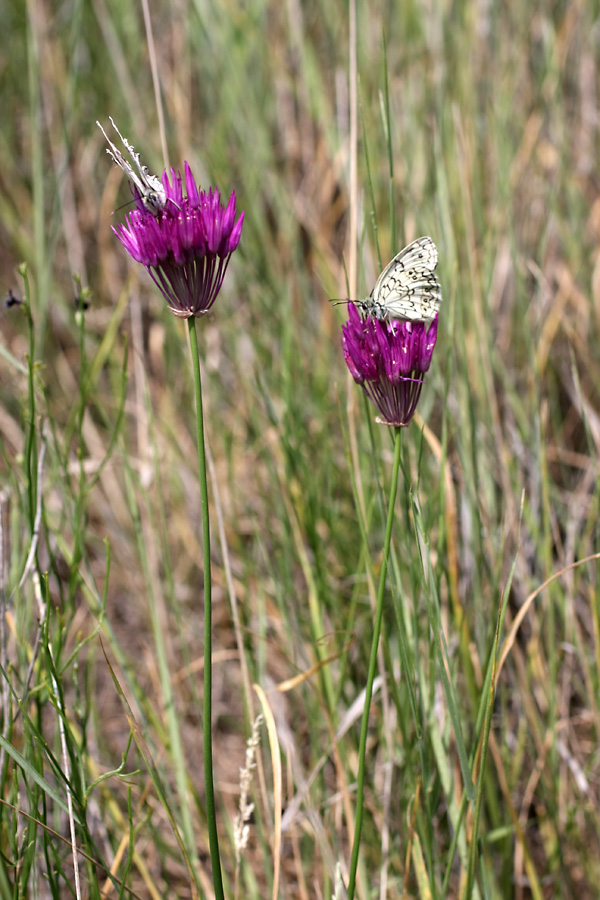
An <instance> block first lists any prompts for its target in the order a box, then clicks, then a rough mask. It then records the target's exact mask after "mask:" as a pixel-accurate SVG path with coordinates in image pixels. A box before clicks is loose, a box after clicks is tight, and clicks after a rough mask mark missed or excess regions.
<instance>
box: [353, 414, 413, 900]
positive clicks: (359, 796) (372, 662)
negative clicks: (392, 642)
mask: <svg viewBox="0 0 600 900" xmlns="http://www.w3.org/2000/svg"><path fill="white" fill-rule="evenodd" d="M400 448H401V438H400V428H396V429H395V444H394V465H393V469H392V484H391V487H390V499H389V503H388V516H387V524H386V528H385V543H384V546H383V559H382V560H381V573H380V575H379V588H378V590H377V605H376V608H375V625H374V628H373V641H372V643H371V658H370V659H369V674H368V676H367V686H366V689H365V705H364V709H363V715H362V724H361V729H360V744H359V748H358V784H357V790H356V824H355V830H354V844H353V845H352V858H351V860H350V876H349V879H348V900H353V898H354V887H355V884H356V870H357V868H358V851H359V848H360V833H361V831H362V820H363V803H364V786H365V756H366V750H367V730H368V725H369V710H370V708H371V698H372V696H373V681H374V680H375V669H376V667H377V648H378V647H379V636H380V634H381V620H382V618H383V597H384V594H385V581H386V576H387V567H388V559H389V556H390V544H391V542H392V525H393V524H394V507H395V505H396V491H397V489H398V470H399V468H400Z"/></svg>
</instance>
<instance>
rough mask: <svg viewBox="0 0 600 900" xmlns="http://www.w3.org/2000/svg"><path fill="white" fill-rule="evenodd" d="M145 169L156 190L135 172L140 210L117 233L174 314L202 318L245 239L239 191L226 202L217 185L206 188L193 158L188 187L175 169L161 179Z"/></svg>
mask: <svg viewBox="0 0 600 900" xmlns="http://www.w3.org/2000/svg"><path fill="white" fill-rule="evenodd" d="M111 146H114V145H111ZM126 146H127V147H128V149H129V145H126ZM111 155H113V158H114V154H112V153H111ZM137 162H138V163H139V157H137ZM119 165H120V163H119ZM122 168H123V167H122ZM129 169H130V170H131V167H130V166H129ZM125 171H126V172H127V171H128V170H127V169H125ZM142 171H143V175H144V177H145V179H146V181H148V179H149V178H150V179H153V183H152V187H153V191H152V192H150V191H149V190H148V188H147V185H146V182H141V181H140V178H139V177H138V176H137V175H136V177H134V178H132V177H131V176H130V185H131V190H132V193H133V196H134V198H135V201H136V208H135V209H133V210H132V211H131V212H130V213H128V215H127V219H126V223H125V224H124V225H119V226H117V228H113V231H114V232H115V234H116V235H117V237H118V238H119V240H120V241H121V243H122V244H123V246H124V247H125V249H126V250H127V252H128V253H129V255H130V256H131V257H133V259H135V260H136V262H139V263H141V264H142V265H143V266H145V267H146V269H147V270H148V272H149V273H150V277H151V278H152V279H153V281H154V283H155V284H156V285H157V287H158V288H159V290H160V291H161V292H162V294H163V296H164V298H165V299H166V301H167V303H168V304H169V307H170V309H171V312H173V313H174V314H175V315H176V316H179V317H180V318H183V319H187V318H189V317H190V316H201V315H203V314H204V313H206V312H208V310H209V309H210V308H211V306H212V305H213V303H214V302H215V300H216V298H217V294H218V293H219V290H220V289H221V285H222V284H223V278H224V277H225V272H226V271H227V266H228V264H229V260H230V258H231V254H232V253H233V251H234V250H235V249H236V247H237V245H238V244H239V242H240V237H241V234H242V225H243V223H244V213H243V212H242V213H241V214H240V215H239V217H238V218H237V221H236V208H235V191H234V192H232V194H231V197H230V198H229V201H228V202H227V203H226V204H225V205H223V203H222V202H221V195H220V193H219V191H218V190H217V189H216V188H210V189H209V191H208V193H206V192H205V191H201V190H200V189H199V188H198V187H197V185H196V182H195V180H194V176H193V175H192V172H191V170H190V167H189V165H188V164H187V162H186V163H185V186H184V184H183V182H182V178H181V175H180V174H179V172H175V170H174V169H171V172H170V176H169V174H168V173H167V172H166V171H165V172H164V173H163V176H162V178H161V179H158V178H156V176H149V175H148V172H147V170H146V169H144V168H143V167H142ZM128 174H129V173H128ZM133 174H134V175H135V172H134V173H133Z"/></svg>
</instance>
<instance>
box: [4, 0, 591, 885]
mask: <svg viewBox="0 0 600 900" xmlns="http://www.w3.org/2000/svg"><path fill="white" fill-rule="evenodd" d="M356 15H357V23H356V34H357V40H356V50H357V74H354V73H353V70H352V68H351V65H350V62H349V59H350V49H349V48H350V45H351V33H350V24H349V23H350V14H349V10H348V8H347V7H346V6H345V5H342V4H339V3H336V2H333V3H325V2H323V0H321V2H317V0H311V2H305V3H301V2H300V0H290V2H289V3H287V4H277V3H275V2H267V0H248V2H246V3H244V4H242V3H234V2H228V0H226V2H224V3H220V4H218V3H211V2H203V0H196V2H194V3H185V2H183V0H174V2H173V3H170V4H169V3H160V2H156V3H154V4H151V9H150V18H151V23H152V32H153V37H154V47H155V54H156V65H157V71H158V75H159V80H160V92H161V98H162V102H163V104H164V116H165V127H164V138H165V143H166V147H167V149H168V156H169V164H170V165H172V166H174V167H175V168H176V169H183V161H184V160H188V162H189V163H190V166H191V168H192V171H193V172H194V174H195V175H196V177H197V178H198V179H199V181H200V182H201V183H202V186H203V187H208V186H209V185H211V184H213V185H214V184H216V185H218V187H219V188H220V189H221V190H222V191H223V193H225V194H229V192H230V191H231V190H232V189H235V191H236V195H237V198H238V208H239V209H244V210H245V211H246V219H245V225H244V233H243V238H242V242H241V244H240V248H239V250H238V251H237V252H236V254H235V256H234V258H233V260H232V262H231V265H230V269H229V272H228V275H227V279H226V282H225V285H224V288H223V290H222V293H221V296H220V297H219V299H218V301H217V304H216V305H215V307H214V311H213V314H211V316H210V317H207V318H206V319H205V320H202V321H201V322H200V323H199V324H200V326H201V328H200V331H201V340H202V363H203V370H204V388H205V407H206V415H207V422H208V425H207V428H208V439H209V443H210V447H211V453H212V458H213V460H214V471H213V479H212V499H213V510H212V523H213V531H214V535H215V539H214V549H213V555H214V565H213V569H214V575H213V577H214V597H213V603H214V630H215V638H214V679H215V684H214V701H213V708H214V716H215V718H214V742H215V751H216V758H215V766H216V787H217V795H218V802H219V809H220V817H219V827H220V830H221V834H222V851H223V856H224V861H223V862H224V869H225V878H226V883H227V890H228V892H229V894H230V895H231V896H232V897H233V896H234V881H233V879H234V870H235V850H234V846H233V819H234V816H235V814H236V810H237V805H238V800H239V769H240V767H241V766H243V765H244V759H245V742H246V739H247V738H248V737H249V735H250V732H251V722H252V720H253V719H254V717H255V715H256V714H257V712H258V711H259V708H260V707H259V703H258V701H257V697H256V694H255V693H254V692H253V690H252V687H251V685H252V683H257V684H258V685H260V686H261V687H262V689H263V690H264V691H265V692H266V695H267V697H268V700H269V704H270V708H271V710H272V713H273V717H274V722H275V724H276V727H277V735H278V739H279V748H280V752H281V754H282V758H283V798H282V804H281V806H282V809H281V810H280V809H279V808H278V807H277V806H275V808H274V805H273V786H272V758H271V753H272V752H273V748H272V747H271V746H270V745H269V741H268V739H267V735H266V731H265V730H264V728H263V730H262V732H261V734H262V738H261V747H260V751H259V754H260V765H259V768H258V771H257V774H256V777H255V780H254V783H253V790H254V800H255V803H256V807H255V811H254V815H253V819H252V822H251V830H250V843H249V846H248V848H247V849H246V850H245V852H244V853H243V855H242V860H241V870H240V886H239V894H240V896H246V897H252V898H254V897H266V896H270V893H271V891H272V886H273V877H274V875H273V873H274V872H275V870H276V868H277V866H279V865H280V866H281V882H280V888H279V891H280V896H281V897H286V898H296V897H298V898H301V900H305V898H309V897H310V898H312V897H329V896H331V895H332V894H333V892H334V886H335V867H336V863H338V861H339V863H340V864H341V872H342V875H343V877H344V879H345V878H346V873H347V866H348V860H349V848H350V845H351V838H352V830H353V808H354V794H355V779H356V760H357V756H356V753H357V745H358V723H357V719H358V718H359V717H360V712H361V704H360V692H361V690H362V689H363V688H364V684H365V680H366V666H367V661H368V653H369V646H370V636H371V630H372V601H373V597H374V589H373V585H374V583H375V579H376V576H377V573H378V570H379V564H380V551H381V546H382V541H383V529H384V523H385V501H384V500H383V499H382V497H385V496H386V494H387V488H388V480H389V470H390V460H391V442H390V436H389V434H388V433H387V432H386V430H385V429H382V428H377V427H375V426H374V422H373V420H374V411H373V409H372V408H367V405H366V404H364V403H363V402H362V398H361V394H360V391H359V389H358V388H357V387H356V386H355V385H354V384H353V383H349V380H348V376H347V373H346V372H345V366H344V363H343V357H342V354H341V349H340V324H341V322H342V321H343V316H344V307H343V306H340V307H337V308H335V307H333V306H332V305H331V304H330V303H328V302H327V301H328V298H329V297H346V296H348V295H350V296H356V295H357V294H358V295H360V296H366V295H367V294H368V292H369V291H370V290H371V288H372V285H373V284H374V282H375V279H376V277H377V274H378V272H379V270H380V264H381V263H383V264H385V262H386V261H387V260H388V259H389V258H391V256H393V255H394V254H395V253H396V252H397V251H398V250H399V249H400V247H401V246H402V245H403V244H404V243H406V242H408V241H409V240H411V239H413V238H414V237H417V236H418V235H420V234H431V236H432V237H433V239H434V240H435V242H436V244H437V246H438V249H439V252H440V263H439V269H438V273H439V277H440V280H441V282H442V285H443V292H444V302H443V305H442V310H441V314H440V336H439V339H438V346H437V350H436V354H435V355H434V360H433V364H432V368H431V371H430V373H429V375H428V379H427V381H426V384H425V388H424V391H423V396H422V400H421V405H420V418H418V420H417V421H416V422H414V423H413V424H412V425H411V427H410V428H409V429H407V431H406V433H405V435H404V446H403V451H404V455H403V476H402V479H401V484H400V490H399V501H398V513H397V520H396V526H395V531H394V545H393V558H392V567H391V576H390V587H389V592H388V594H389V596H388V599H387V606H386V614H385V616H386V617H385V623H384V639H383V642H382V650H381V657H380V661H379V662H380V667H379V674H380V675H381V681H380V682H379V683H378V685H379V686H378V690H377V692H376V695H375V698H374V702H373V708H372V713H371V732H370V737H369V744H368V766H367V771H368V782H367V786H366V787H367V790H366V804H367V816H366V821H365V824H364V828H363V845H362V852H361V864H360V870H359V879H358V885H357V889H358V893H357V896H359V897H361V898H365V900H366V898H370V897H377V896H380V897H382V898H383V897H388V898H400V897H421V898H425V897H433V898H442V897H448V898H451V897H452V898H453V897H457V898H458V897H461V896H463V895H464V891H465V879H466V869H467V860H468V856H469V852H470V848H473V852H474V853H476V855H477V866H476V870H475V872H476V881H475V886H474V890H473V894H472V896H474V897H492V898H506V897H515V898H527V897H536V898H542V897H544V898H550V897H552V898H555V897H565V898H571V897H573V896H577V897H578V900H585V898H595V897H597V896H598V887H597V885H598V882H599V880H600V864H599V860H600V852H599V851H600V846H599V834H600V810H599V783H600V759H599V756H598V744H599V734H598V731H599V724H600V722H599V709H598V707H599V702H598V697H599V691H598V671H599V666H598V663H599V661H600V615H599V613H600V608H599V600H598V579H597V574H598V562H597V560H591V561H589V562H584V563H582V564H581V565H577V566H575V563H578V562H579V561H581V560H583V559H585V558H586V557H588V556H591V555H593V554H597V553H599V552H600V546H599V545H600V540H599V538H600V534H599V527H598V500H599V493H598V465H599V464H598V458H599V452H598V451H599V447H600V397H599V387H598V386H599V385H600V371H599V370H600V352H599V351H600V341H599V325H600V262H599V260H600V255H599V253H598V248H599V246H600V182H599V180H598V159H599V150H600V141H599V114H598V96H599V92H600V66H599V59H600V5H599V4H598V2H595V0H594V2H588V3H581V2H576V0H565V2H559V3H549V2H541V3H538V4H535V5H534V6H533V7H528V6H527V5H525V4H513V5H509V4H498V3H488V4H485V3H477V4H470V3H467V2H458V3H454V4H441V5H439V4H438V5H437V6H436V5H432V6H429V5H428V4H424V3H416V2H410V0H408V2H403V3H402V4H393V3H385V4H384V3H381V4H377V5H376V4H373V5H372V6H371V7H369V6H367V5H366V4H359V5H358V8H357V10H356ZM0 29H1V32H2V34H3V35H4V39H3V41H2V42H0V75H1V78H2V98H3V104H2V105H3V111H2V125H1V128H0V152H1V158H2V161H3V165H2V167H1V168H0V273H1V278H0V292H2V294H4V295H6V296H8V291H9V290H12V291H13V293H14V294H15V295H16V296H18V297H19V298H20V299H23V300H26V301H27V302H26V303H24V304H23V305H22V306H16V305H12V306H8V307H3V308H2V310H1V311H0V317H1V323H2V336H1V338H0V386H1V392H0V449H1V459H0V504H1V520H0V521H1V524H2V540H1V541H0V545H1V547H2V550H3V564H2V565H0V579H1V584H0V589H1V601H2V605H3V615H2V616H1V620H2V625H1V629H0V645H1V646H0V654H1V659H0V662H1V665H2V675H3V679H2V720H1V721H2V732H1V738H0V797H1V798H2V800H3V806H2V808H1V810H0V812H1V817H2V818H1V828H0V849H1V856H0V898H9V897H25V896H27V897H28V896H31V897H38V896H39V897H46V896H52V897H64V896H67V895H68V894H69V892H73V895H74V891H75V888H74V872H73V856H72V853H71V848H70V841H71V836H70V833H69V818H68V811H67V797H68V796H71V797H72V800H73V804H74V812H73V820H74V822H75V830H76V836H77V843H78V845H79V847H80V848H81V850H82V851H83V853H82V854H80V857H79V864H80V874H81V879H82V885H81V892H82V893H81V896H90V897H100V896H102V897H113V896H114V897H119V896H131V895H132V892H133V896H139V897H149V898H150V897H152V898H158V897H169V898H171V897H182V898H183V897H190V896H194V895H195V894H194V892H195V891H196V890H198V891H199V892H200V893H201V894H203V895H205V896H207V897H209V896H210V892H211V888H210V881H209V872H210V865H209V858H208V849H207V841H206V828H205V818H204V807H203V784H202V774H201V773H202V766H201V712H200V710H201V705H200V685H201V671H200V670H201V664H202V616H203V598H202V596H201V590H200V585H201V584H202V579H201V571H200V569H199V567H200V566H201V559H202V552H201V549H202V548H201V546H200V538H199V534H200V524H199V523H200V509H199V494H198V487H197V477H196V474H195V472H196V467H195V458H196V457H195V445H194V403H193V384H192V380H191V377H190V375H191V370H190V366H189V353H188V348H187V338H186V329H185V327H184V325H183V324H182V323H181V322H180V321H178V320H176V319H174V318H173V317H171V316H170V315H168V313H167V310H166V308H165V307H164V304H163V301H162V300H161V298H160V296H158V293H157V291H156V289H155V288H154V286H153V285H152V283H151V281H150V279H149V278H147V277H146V275H145V274H144V273H143V272H140V271H137V269H135V268H134V267H133V266H132V265H130V264H129V262H128V260H127V259H126V255H125V253H124V252H123V249H122V247H121V245H120V244H119V242H118V241H117V240H116V239H115V238H114V236H113V234H112V232H111V230H110V226H111V224H112V223H116V222H118V221H121V220H122V217H123V216H124V215H125V210H124V209H122V208H121V207H122V205H123V204H127V202H128V199H129V194H128V191H127V188H126V184H125V181H124V179H123V178H122V176H121V173H120V171H119V170H118V169H117V168H116V167H115V166H114V165H113V164H112V163H111V161H110V159H109V158H108V156H107V155H106V153H105V144H104V139H103V137H102V134H101V132H100V130H99V129H98V128H97V127H96V124H95V123H96V120H100V121H101V122H102V123H103V124H104V125H105V127H106V125H107V123H108V116H109V115H112V116H113V118H114V119H115V121H116V122H117V124H118V125H119V128H120V129H121V131H122V132H123V134H124V135H126V136H127V137H128V138H129V140H130V141H131V142H132V143H133V145H134V146H135V148H136V150H137V151H138V152H140V153H141V155H142V160H143V161H144V162H145V163H147V164H148V165H149V166H150V168H151V170H152V171H160V170H161V169H162V167H163V165H164V164H165V161H164V159H163V152H162V141H161V130H160V127H159V121H160V120H159V116H158V112H157V106H156V102H155V94H154V86H153V79H152V71H151V60H152V52H151V50H150V49H149V42H148V37H147V32H146V29H145V25H144V15H143V7H142V6H140V7H138V5H137V4H126V3H117V2H115V0H92V2H91V3H83V2H78V0H65V2H62V3H51V2H48V0H30V2H28V3H27V4H24V3H21V2H18V0H6V2H4V3H3V4H2V5H1V6H0ZM353 88H355V89H356V90H357V91H358V96H359V102H360V111H359V136H358V147H357V148H355V146H354V143H353V133H352V131H351V127H350V121H351V109H352V89H353ZM355 149H356V150H357V158H358V186H356V184H355V183H354V182H353V180H352V178H351V174H350V172H351V160H352V155H353V152H354V150H355ZM367 160H368V165H367ZM352 211H353V212H355V213H356V214H357V216H358V230H359V233H358V235H357V241H356V242H355V241H354V240H353V233H352V219H351V212H352ZM21 263H25V264H26V273H27V274H26V279H24V278H23V275H22V274H19V272H18V266H19V265H20V264H21ZM356 265H357V266H358V272H359V278H358V284H357V285H354V284H353V283H352V280H353V275H352V273H353V272H354V271H355V266H356ZM22 271H24V270H22ZM74 276H77V278H78V279H80V285H81V287H80V286H79V285H78V283H77V282H76V281H75V280H74ZM348 279H350V283H349V282H348ZM81 290H83V291H84V295H85V296H86V298H87V302H89V308H88V309H87V310H86V311H85V312H84V313H82V310H81V309H79V311H78V309H77V306H78V302H77V298H78V297H79V296H80V295H81ZM88 291H89V296H88V295H87V292H88ZM79 305H80V306H81V304H79ZM220 516H222V527H221V528H219V518H220ZM363 525H364V530H363V527H361V526H363ZM32 548H33V551H34V552H33V554H31V550H32ZM28 557H30V558H29V559H28ZM553 576H554V577H553ZM548 579H552V580H551V581H550V583H548V584H547V585H546V586H544V588H543V589H542V590H539V589H540V588H541V586H542V585H543V584H544V583H545V582H546V581H547V580H548ZM503 602H505V603H506V607H505V618H504V620H503V627H502V633H501V634H500V638H499V654H500V659H501V660H502V667H501V669H500V672H499V676H498V683H497V686H496V698H495V705H494V715H493V719H492V730H491V735H490V741H489V748H488V754H487V761H486V766H485V770H484V778H483V782H482V784H483V795H482V811H481V817H480V820H479V827H478V834H477V835H473V833H472V830H471V823H472V814H473V809H472V805H471V804H463V798H464V797H465V784H464V779H463V774H462V773H461V769H460V767H459V758H458V751H457V746H458V747H459V748H460V746H463V747H464V748H465V750H466V754H467V755H468V758H469V763H470V765H471V766H472V767H473V777H474V779H475V780H476V779H477V778H478V774H479V770H478V760H479V755H478V747H479V739H480V734H481V724H482V720H481V716H482V711H483V710H484V708H485V704H486V701H487V694H486V692H485V690H484V679H485V674H486V672H491V668H489V667H490V666H491V662H492V651H493V642H494V631H495V627H496V621H497V616H498V610H499V608H500V606H501V604H502V603H503ZM432 611H433V612H432ZM432 616H433V618H432ZM237 617H239V626H238V627H237V628H235V627H234V625H235V621H236V618H237ZM436 617H439V621H440V622H441V625H442V627H443V632H444V635H445V641H446V644H447V665H446V666H445V669H446V671H447V674H448V677H449V684H450V687H449V690H450V695H449V694H448V691H447V690H445V689H443V686H442V681H443V680H442V679H441V677H440V664H439V661H438V657H437V656H436V652H435V644H434V637H433V631H432V622H433V621H435V620H436ZM160 652H164V653H166V657H167V660H168V664H169V670H170V684H165V681H164V678H163V676H162V674H161V672H160V669H159V665H158V663H157V658H158V655H159V653H160ZM319 662H320V663H321V666H320V667H318V668H317V669H314V667H315V666H316V665H317V663H319ZM113 673H114V679H113ZM302 675H305V677H304V678H300V679H299V681H298V682H297V683H294V684H293V686H291V687H290V686H289V685H288V686H287V687H289V689H288V690H286V691H277V690H275V688H276V686H277V685H281V683H283V682H286V681H287V680H288V679H291V678H294V677H296V676H302ZM170 691H172V698H171V696H170V693H169V692H170ZM448 696H451V697H453V698H454V699H455V701H456V703H457V709H458V713H459V715H460V722H461V732H462V733H461V734H457V733H456V730H455V729H454V728H453V727H452V725H451V721H450V717H449V711H448ZM125 697H126V698H127V703H128V704H129V708H128V707H127V706H126V705H125V703H124V698H125ZM172 704H174V706H175V709H176V712H177V715H178V718H179V727H180V730H181V738H182V744H181V748H178V747H177V746H176V745H174V743H173V735H172V733H171V732H170V731H169V727H168V722H169V712H170V711H171V709H172ZM132 735H133V738H132ZM67 784H68V785H69V789H70V790H69V792H67V790H66V786H67ZM467 793H468V792H467ZM280 812H282V813H283V816H284V818H283V826H284V831H283V843H282V854H281V859H280V860H279V859H276V858H275V857H274V851H273V828H274V824H273V823H274V818H276V817H277V816H278V815H279V814H280ZM169 816H172V820H173V822H174V823H176V825H177V829H178V832H179V833H180V840H181V844H182V845H183V847H184V848H185V852H186V853H187V855H188V858H189V866H190V868H191V871H192V874H190V869H188V866H187V865H186V863H185V862H184V853H183V852H182V849H181V845H180V844H179V843H178V840H177V839H176V837H175V835H174V831H173V828H172V827H171V825H170V822H169ZM83 854H86V856H84V855H83ZM91 860H95V862H94V863H92V862H91ZM111 878H112V879H113V880H112V882H111ZM121 884H126V887H125V888H121V887H120V885H121ZM103 890H105V892H104V893H101V891H103ZM338 896H342V894H341V893H339V894H338Z"/></svg>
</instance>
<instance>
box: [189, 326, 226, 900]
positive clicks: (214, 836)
mask: <svg viewBox="0 0 600 900" xmlns="http://www.w3.org/2000/svg"><path fill="white" fill-rule="evenodd" d="M188 328H189V333H190V346H191V350H192V368H193V370H194V392H195V395H196V444H197V448H198V474H199V477H200V504H201V507H202V543H203V546H204V709H203V718H204V721H203V725H202V730H203V745H204V782H205V791H206V820H207V826H208V843H209V847H210V860H211V864H212V873H213V885H214V889H215V898H216V900H224V893H223V876H222V874H221V858H220V855H219V835H218V833H217V815H216V811H215V789H214V784H213V756H212V719H211V715H212V633H211V632H212V589H211V569H210V523H209V518H208V485H207V481H206V455H205V449H204V419H203V415H202V385H201V382H200V357H199V355H198V336H197V334H196V319H195V317H194V316H190V318H189V319H188Z"/></svg>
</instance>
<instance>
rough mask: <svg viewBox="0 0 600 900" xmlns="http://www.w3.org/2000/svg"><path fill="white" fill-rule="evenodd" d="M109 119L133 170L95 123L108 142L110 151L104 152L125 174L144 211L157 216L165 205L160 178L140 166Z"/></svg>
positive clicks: (133, 153) (135, 156)
mask: <svg viewBox="0 0 600 900" xmlns="http://www.w3.org/2000/svg"><path fill="white" fill-rule="evenodd" d="M109 118H110V121H111V124H112V127H113V128H114V129H115V131H116V132H117V134H118V135H119V137H120V138H121V140H122V141H123V145H124V147H125V149H126V150H127V151H128V152H129V155H130V156H131V158H132V159H133V162H134V164H135V169H134V168H133V166H132V165H131V163H130V162H129V161H128V160H126V159H125V157H124V156H123V154H122V153H121V151H120V150H119V149H118V147H115V145H114V144H113V142H112V141H111V139H110V138H109V137H108V135H107V133H106V132H105V130H104V128H102V125H101V124H100V122H96V125H97V126H98V127H99V128H100V130H101V131H102V134H103V135H104V137H105V138H106V140H107V142H108V145H109V148H110V149H107V151H106V152H107V153H108V155H109V156H111V157H112V158H113V160H114V161H115V162H116V164H117V165H118V166H119V168H120V169H122V170H123V172H125V174H126V175H127V178H128V179H129V181H130V183H132V184H133V185H134V186H135V188H136V190H137V192H138V194H139V196H140V199H141V201H142V203H143V204H144V206H145V207H146V209H147V210H148V211H149V212H151V213H152V215H154V216H158V215H159V214H160V213H161V212H162V210H163V209H164V208H165V206H166V204H167V194H166V191H165V189H164V187H163V184H162V181H161V180H160V178H158V176H157V175H151V174H150V172H149V171H148V169H147V167H146V166H143V165H142V163H141V162H140V154H139V153H136V152H135V150H134V149H133V147H132V146H131V144H130V143H129V141H128V140H127V139H126V138H124V137H123V135H122V134H121V132H120V131H119V129H118V128H117V126H116V125H115V123H114V122H113V120H112V118H111V117H110V116H109ZM136 169H137V172H136Z"/></svg>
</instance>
